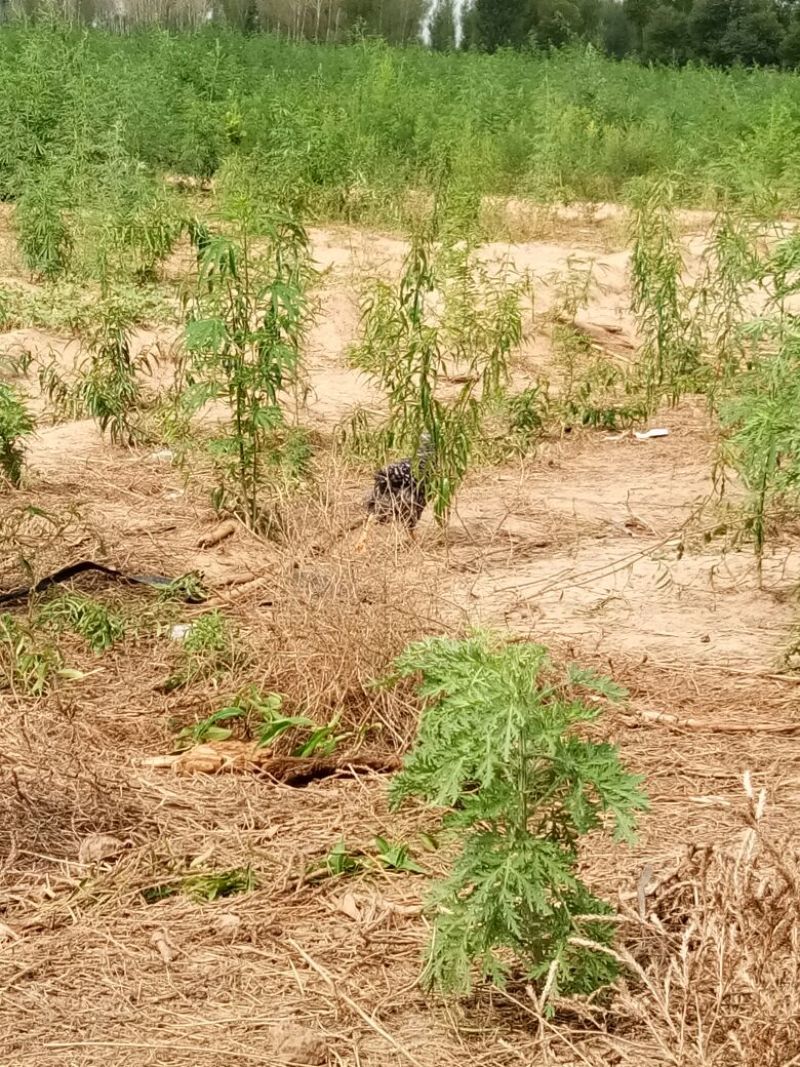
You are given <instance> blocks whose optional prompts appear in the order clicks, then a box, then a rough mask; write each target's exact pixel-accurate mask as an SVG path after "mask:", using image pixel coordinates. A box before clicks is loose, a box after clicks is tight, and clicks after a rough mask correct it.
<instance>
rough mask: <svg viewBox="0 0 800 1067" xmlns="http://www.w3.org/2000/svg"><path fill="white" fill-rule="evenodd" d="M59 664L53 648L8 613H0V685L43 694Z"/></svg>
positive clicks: (60, 668)
mask: <svg viewBox="0 0 800 1067" xmlns="http://www.w3.org/2000/svg"><path fill="white" fill-rule="evenodd" d="M62 666H63V665H62V660H61V656H60V655H59V653H58V651H57V650H56V649H54V648H52V647H50V646H44V647H42V646H40V645H39V644H37V642H36V640H35V638H34V635H33V633H32V631H31V630H29V629H27V628H25V627H23V626H21V625H20V624H19V623H18V622H17V621H16V619H14V617H13V616H12V615H10V614H8V612H5V613H3V614H0V688H2V689H9V690H17V689H19V690H22V692H23V693H26V694H27V695H29V696H33V697H39V696H42V695H43V694H44V693H46V692H47V691H48V689H49V688H50V686H51V684H52V682H53V679H54V677H56V675H58V673H59V672H60V671H61V670H62Z"/></svg>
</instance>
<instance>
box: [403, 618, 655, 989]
mask: <svg viewBox="0 0 800 1067" xmlns="http://www.w3.org/2000/svg"><path fill="white" fill-rule="evenodd" d="M395 669H396V678H398V679H400V678H409V677H414V678H418V679H421V680H420V681H419V684H418V693H419V695H420V697H421V698H422V700H423V702H424V707H423V712H422V719H421V722H420V727H419V735H418V738H417V742H416V745H415V747H414V749H413V750H412V752H411V753H410V754H409V755H408V756H407V757H406V760H405V765H404V768H403V770H402V771H401V772H400V774H399V775H398V776H397V777H396V778H395V780H394V782H393V785H392V790H391V798H392V802H393V804H394V805H395V806H396V805H399V804H400V803H401V802H402V801H404V800H405V799H406V798H408V797H412V796H416V797H421V798H422V800H423V801H425V802H426V803H427V804H430V805H432V806H435V807H440V808H446V809H448V811H447V813H446V814H445V815H444V817H443V818H444V824H445V826H447V827H449V828H450V829H451V830H453V831H455V834H456V837H457V838H458V839H459V840H460V843H461V852H460V855H459V856H458V857H457V859H456V860H455V862H454V865H453V868H452V871H451V873H450V875H449V876H448V877H446V878H445V879H444V880H443V881H442V882H441V883H440V884H439V885H437V886H436V887H435V889H434V891H433V894H432V904H433V905H434V906H435V921H434V929H433V936H432V939H431V942H430V945H429V947H428V951H427V959H426V964H425V970H424V974H423V978H424V980H425V981H426V983H427V984H429V985H432V986H434V987H437V988H439V989H441V990H443V991H445V992H447V991H450V992H466V991H468V990H469V988H470V984H471V980H472V977H473V974H474V972H475V970H476V969H477V970H478V971H479V972H480V974H481V975H482V976H485V977H488V978H489V979H491V980H492V981H493V982H495V983H497V984H500V985H502V984H503V983H504V982H505V981H506V979H507V978H508V977H509V975H510V974H511V973H512V971H516V972H517V973H519V971H522V973H523V974H524V976H525V978H526V979H529V980H532V981H538V982H539V983H540V984H541V987H542V1000H543V1001H547V1000H548V998H552V997H555V996H557V995H559V994H576V993H583V994H586V993H590V992H592V991H593V990H595V989H598V988H599V987H601V986H602V985H604V984H606V983H608V982H609V981H611V980H612V979H613V978H614V977H615V975H616V974H617V970H618V964H617V962H616V960H615V958H614V955H613V954H612V952H610V951H608V952H607V951H604V949H610V947H611V944H612V942H613V937H614V927H613V926H612V924H611V923H610V922H606V921H604V920H603V916H604V915H608V914H610V913H611V908H610V907H609V905H608V904H606V903H605V902H604V901H602V900H599V899H598V898H597V897H596V896H594V895H593V894H592V892H591V891H590V890H589V889H588V888H587V886H586V885H585V884H584V883H583V882H582V881H581V879H580V878H579V877H578V876H577V874H576V866H577V862H578V858H579V843H580V840H581V838H582V837H583V836H585V835H586V834H587V833H589V832H590V831H596V830H601V829H607V828H609V827H610V828H611V829H613V834H614V838H615V840H617V841H630V840H631V839H632V836H633V831H634V828H635V815H636V812H637V811H638V810H641V809H644V808H645V807H646V799H645V797H644V795H643V793H642V791H641V778H639V777H638V776H635V775H632V774H629V773H628V772H627V771H626V770H625V769H624V768H623V766H622V765H621V763H620V760H619V756H618V754H617V750H616V748H615V747H614V746H613V745H611V744H607V743H598V742H593V741H588V740H585V739H583V738H582V737H580V736H578V735H577V734H576V733H575V729H576V727H578V726H580V725H581V724H584V723H589V722H593V721H595V720H596V719H597V718H598V716H599V715H600V699H603V700H611V701H619V700H621V699H622V698H623V697H624V696H625V695H626V694H625V691H624V690H623V689H621V688H620V687H619V686H617V685H615V684H614V683H613V682H612V681H610V680H609V679H607V678H603V677H600V676H598V675H595V674H594V673H592V672H591V671H588V670H584V669H582V668H580V667H578V666H575V665H570V666H567V667H566V668H563V669H562V668H558V667H556V666H555V665H554V663H553V662H552V661H551V659H550V657H549V656H548V653H547V650H546V649H545V648H543V647H542V646H541V645H536V644H529V643H523V644H508V643H504V642H502V641H500V640H496V639H495V638H493V637H492V636H490V635H486V634H480V633H479V634H477V635H475V636H472V637H469V638H467V639H464V640H453V639H450V638H430V639H427V640H424V641H421V642H418V643H416V644H412V645H410V646H409V647H408V648H407V649H406V650H405V652H404V653H403V654H402V655H401V656H400V657H399V659H398V660H397V661H396V664H395Z"/></svg>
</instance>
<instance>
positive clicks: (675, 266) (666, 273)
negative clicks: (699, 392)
mask: <svg viewBox="0 0 800 1067" xmlns="http://www.w3.org/2000/svg"><path fill="white" fill-rule="evenodd" d="M631 212H632V214H631V239H632V242H633V249H632V252H631V274H632V284H633V304H632V308H633V311H634V313H635V315H636V324H637V328H638V331H639V334H640V336H641V338H642V348H641V355H640V373H641V377H642V388H643V390H644V394H645V399H646V403H647V407H648V410H650V411H653V410H655V408H656V407H657V406H658V404H659V402H660V401H661V399H662V398H663V397H664V396H666V397H668V398H669V399H670V400H671V401H672V402H673V403H675V402H677V401H678V400H679V399H680V397H681V396H682V395H683V394H684V393H686V392H687V391H690V390H691V389H693V388H697V385H698V375H700V376H701V377H702V374H701V370H702V368H701V361H700V351H701V339H700V335H699V332H698V324H697V321H696V316H695V314H694V312H693V309H692V307H691V303H690V300H691V290H690V288H689V287H687V286H686V285H685V284H684V281H683V269H684V264H683V256H682V253H681V248H680V242H679V239H678V233H677V227H676V221H675V212H674V191H673V188H672V185H671V183H670V182H669V181H667V180H661V179H657V180H654V181H652V182H644V181H643V182H640V183H638V184H637V185H636V186H635V187H634V188H633V191H632V195H631Z"/></svg>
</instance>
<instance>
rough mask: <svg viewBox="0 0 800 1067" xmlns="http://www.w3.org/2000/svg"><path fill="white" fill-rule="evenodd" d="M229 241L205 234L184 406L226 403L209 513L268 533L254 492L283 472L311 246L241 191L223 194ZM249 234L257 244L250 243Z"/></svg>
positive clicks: (289, 223) (265, 511) (288, 221)
mask: <svg viewBox="0 0 800 1067" xmlns="http://www.w3.org/2000/svg"><path fill="white" fill-rule="evenodd" d="M226 203H227V214H226V222H227V224H228V226H229V227H230V228H231V229H232V231H233V234H232V235H231V236H227V235H226V236H220V235H215V236H211V235H208V234H204V235H202V236H203V251H202V253H201V254H200V274H199V280H198V287H197V293H196V297H195V302H194V306H193V308H192V313H191V318H190V321H189V322H188V324H187V327H186V343H187V347H188V349H189V352H190V357H191V359H190V366H189V368H188V371H187V383H188V392H187V402H188V403H189V404H190V405H193V406H194V407H195V408H197V407H199V406H201V405H202V404H205V403H206V402H207V401H209V400H211V399H219V398H224V399H225V400H226V402H227V404H228V405H229V408H230V412H231V422H230V425H229V427H228V429H227V431H226V432H225V433H224V434H223V435H222V436H218V437H216V438H214V439H213V440H212V441H211V442H210V446H209V451H210V454H211V458H212V462H213V466H214V473H215V480H216V482H217V486H216V489H215V491H214V494H213V501H214V505H215V506H216V507H217V509H219V510H226V511H229V512H230V513H232V514H235V515H238V516H240V517H241V518H242V519H243V520H244V521H245V522H247V524H248V525H249V526H251V527H252V528H254V529H258V530H260V531H262V532H270V531H271V530H272V529H273V528H274V525H275V515H274V514H273V513H271V512H270V509H269V508H266V507H265V506H264V505H263V502H262V500H261V494H262V492H263V490H264V488H265V484H266V483H268V481H269V479H270V477H271V476H274V474H275V471H276V467H277V468H280V467H281V466H282V462H281V447H280V441H281V437H280V431H282V430H283V429H284V427H285V418H284V411H283V407H282V396H281V394H282V393H283V391H284V390H286V389H287V388H289V387H291V386H292V385H293V384H296V383H297V381H298V376H299V370H300V350H301V344H302V339H303V336H304V332H305V327H306V323H307V318H308V306H307V300H306V296H305V291H306V287H307V284H308V281H309V279H310V277H311V269H310V266H309V257H308V238H307V236H306V233H305V230H304V229H303V227H302V226H301V225H300V223H299V222H297V221H296V220H295V219H294V218H291V217H289V216H285V215H281V214H280V213H279V212H277V211H276V212H270V213H267V214H265V213H264V212H263V211H262V210H261V209H260V208H258V207H257V206H256V204H257V203H258V201H257V200H255V199H254V198H251V195H250V191H249V188H248V186H247V184H245V186H244V189H243V191H242V192H241V193H240V194H239V195H234V194H233V193H229V195H228V197H227V200H226ZM256 235H258V236H259V238H260V240H259V241H258V242H257V241H256V239H255V238H256Z"/></svg>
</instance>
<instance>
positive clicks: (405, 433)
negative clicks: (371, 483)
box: [351, 233, 523, 524]
mask: <svg viewBox="0 0 800 1067" xmlns="http://www.w3.org/2000/svg"><path fill="white" fill-rule="evenodd" d="M522 285H523V283H520V284H519V285H516V286H514V285H508V284H506V283H505V282H504V281H503V280H502V279H497V278H494V277H492V276H490V275H489V274H488V272H487V271H486V270H485V268H482V267H481V266H480V265H477V266H476V265H475V264H474V263H473V262H472V260H471V258H470V249H469V247H466V248H457V247H456V246H455V244H454V243H452V244H447V245H446V246H445V248H444V250H443V251H441V252H440V253H439V254H438V258H437V254H436V249H435V245H434V242H433V239H432V237H431V236H430V234H428V233H424V234H422V235H417V236H415V237H414V238H413V240H412V244H411V250H410V252H409V254H408V256H407V258H406V261H405V264H404V267H403V273H402V276H401V278H400V283H399V285H398V286H393V285H391V284H389V283H387V282H384V281H377V282H374V283H373V284H372V285H371V287H370V289H369V291H368V293H367V295H366V296H365V298H364V300H363V302H362V311H361V324H362V338H361V340H360V342H359V343H358V344H357V345H356V346H355V347H354V348H353V350H352V352H351V361H352V363H353V364H354V365H355V366H357V367H358V368H359V369H360V370H362V371H364V372H365V373H367V374H368V375H369V376H370V377H372V379H373V380H374V381H375V382H376V384H377V385H378V386H379V388H380V389H381V390H382V391H383V393H384V394H385V396H386V398H387V402H388V408H389V418H388V423H387V424H386V425H385V427H384V428H383V432H384V440H385V442H386V443H387V444H388V443H389V442H393V443H403V444H405V445H407V446H408V447H409V449H410V450H413V452H414V453H415V454H416V452H417V451H418V449H419V444H420V441H421V439H422V436H423V434H426V433H427V434H428V435H429V437H430V439H431V441H432V443H433V456H432V459H431V462H430V464H429V466H428V467H427V468H426V471H425V483H426V488H427V492H428V497H429V499H430V500H431V501H432V503H433V510H434V515H435V516H436V519H437V521H439V522H440V523H442V524H444V523H445V522H446V520H447V516H448V514H449V512H450V509H451V507H452V504H453V501H454V499H455V495H456V493H457V491H458V487H459V485H460V484H461V482H462V481H463V479H464V477H465V475H466V473H467V470H468V468H469V464H470V459H471V456H472V454H473V450H474V447H475V444H476V442H477V440H478V437H479V433H480V428H481V423H482V420H483V417H484V415H485V413H486V411H487V410H490V409H491V407H492V406H493V405H494V404H495V403H496V402H497V400H498V398H499V397H500V395H501V394H502V390H503V388H504V387H505V384H506V380H507V376H508V367H509V359H510V355H511V352H512V350H513V349H514V347H515V346H516V345H517V344H518V343H519V341H520V339H521V337H522V312H521V305H520V299H521V297H520V294H521V290H522ZM456 368H457V369H458V374H457V378H458V381H459V382H461V383H462V384H461V386H460V388H459V389H458V391H457V394H456V396H455V397H452V398H449V399H446V398H445V396H444V389H445V387H446V386H447V384H448V382H449V381H452V379H453V375H454V371H455V370H456ZM352 429H353V430H354V431H355V436H356V437H358V435H359V434H360V435H361V436H362V437H363V436H364V426H363V416H361V424H360V425H354V426H353V427H352ZM417 473H419V472H417Z"/></svg>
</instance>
